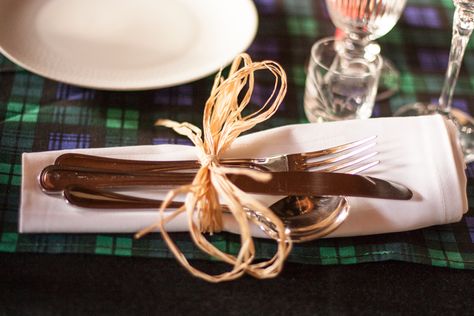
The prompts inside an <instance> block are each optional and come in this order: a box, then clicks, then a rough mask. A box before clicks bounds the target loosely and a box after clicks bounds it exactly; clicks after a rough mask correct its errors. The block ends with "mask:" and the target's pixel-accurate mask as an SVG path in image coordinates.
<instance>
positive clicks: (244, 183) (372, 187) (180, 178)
mask: <svg viewBox="0 0 474 316" xmlns="http://www.w3.org/2000/svg"><path fill="white" fill-rule="evenodd" d="M270 174H271V176H272V178H271V180H270V181H268V182H264V183H262V182H259V181H256V180H253V179H252V178H250V177H248V176H245V175H235V174H229V175H228V178H229V180H230V181H232V182H233V183H234V184H235V185H237V186H238V187H239V188H240V189H242V190H244V191H246V192H251V193H259V194H268V195H345V196H359V197H370V198H381V199H395V200H409V199H410V198H411V197H412V196H413V193H412V192H411V190H410V189H408V188H407V187H405V186H403V185H401V184H398V183H394V182H391V181H387V180H382V179H379V178H375V177H369V176H361V175H353V174H344V173H325V172H307V171H291V172H270ZM194 176H195V174H194V173H181V172H162V173H131V172H127V171H120V172H117V171H110V170H102V169H91V168H77V167H67V166H57V165H50V166H48V167H46V168H44V169H43V171H42V172H41V174H40V176H39V182H40V185H41V188H42V189H43V191H44V192H46V193H58V192H62V191H63V190H64V189H65V188H67V187H68V186H70V185H80V186H86V187H87V186H91V187H97V188H124V187H136V186H152V185H154V186H164V187H170V186H179V185H185V184H189V183H191V182H192V180H193V179H194Z"/></svg>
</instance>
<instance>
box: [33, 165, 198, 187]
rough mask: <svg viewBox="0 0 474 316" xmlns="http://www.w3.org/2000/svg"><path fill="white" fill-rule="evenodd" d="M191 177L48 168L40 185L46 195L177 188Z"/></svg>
mask: <svg viewBox="0 0 474 316" xmlns="http://www.w3.org/2000/svg"><path fill="white" fill-rule="evenodd" d="M193 178H194V174H192V173H166V172H163V173H138V174H132V173H127V172H117V171H110V170H97V169H90V168H77V167H65V166H64V167H63V166H56V165H50V166H47V167H46V168H44V169H43V170H42V171H41V174H40V175H39V183H40V185H41V188H42V190H43V191H44V192H46V193H57V192H62V191H63V190H64V189H65V188H67V187H69V186H71V185H80V186H85V187H96V188H113V187H124V186H130V187H131V186H149V185H162V186H177V185H184V184H189V183H191V182H192V181H193Z"/></svg>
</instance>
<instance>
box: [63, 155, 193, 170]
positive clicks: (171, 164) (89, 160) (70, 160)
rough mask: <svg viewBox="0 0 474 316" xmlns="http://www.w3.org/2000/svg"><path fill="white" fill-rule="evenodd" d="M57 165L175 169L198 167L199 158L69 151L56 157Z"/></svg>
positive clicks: (98, 167) (111, 168) (106, 168)
mask: <svg viewBox="0 0 474 316" xmlns="http://www.w3.org/2000/svg"><path fill="white" fill-rule="evenodd" d="M54 164H55V165H57V166H68V167H83V168H94V169H103V170H114V171H115V170H117V171H123V170H127V171H149V172H153V171H173V170H184V169H197V168H199V167H200V164H199V162H198V161H197V160H182V161H149V160H128V159H117V158H108V157H100V156H92V155H84V154H75V153H67V154H63V155H61V156H59V157H58V158H56V160H55V162H54Z"/></svg>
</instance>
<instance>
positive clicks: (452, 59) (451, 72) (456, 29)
mask: <svg viewBox="0 0 474 316" xmlns="http://www.w3.org/2000/svg"><path fill="white" fill-rule="evenodd" d="M473 28H474V11H470V10H466V9H464V8H461V7H456V10H455V11H454V23H453V38H452V41H451V51H450V52H449V61H448V69H447V71H446V77H445V80H444V84H443V89H442V90H441V95H440V97H439V105H438V112H440V113H442V114H448V113H449V112H450V110H451V105H452V101H453V93H454V89H455V88H456V82H457V79H458V76H459V70H460V69H461V63H462V60H463V57H464V52H465V51H466V46H467V43H468V41H469V37H470V36H471V33H472V30H473Z"/></svg>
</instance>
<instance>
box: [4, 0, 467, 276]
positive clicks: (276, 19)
mask: <svg viewBox="0 0 474 316" xmlns="http://www.w3.org/2000/svg"><path fill="white" fill-rule="evenodd" d="M255 3H256V5H257V8H258V12H259V30H258V34H257V37H256V39H255V41H254V42H253V44H252V45H251V47H250V48H249V49H248V53H249V54H250V55H251V56H252V58H253V59H254V60H264V59H271V60H275V61H277V62H279V63H280V64H281V65H282V66H283V67H284V68H285V70H286V71H287V74H288V79H289V83H288V94H287V97H286V99H285V101H284V104H283V105H282V106H281V108H280V109H279V113H278V114H277V115H276V116H275V117H274V118H272V119H270V120H269V121H267V122H265V123H263V124H261V125H260V126H257V127H256V128H255V129H254V130H253V131H256V130H261V129H266V128H271V127H276V126H281V125H285V124H294V123H303V122H307V121H306V118H305V116H304V112H303V91H304V82H305V64H306V62H307V60H308V56H309V51H310V47H311V45H312V44H313V43H314V42H315V41H316V40H318V39H319V38H322V37H326V36H331V35H333V34H334V31H335V29H334V26H333V24H332V23H331V21H330V20H329V16H328V13H327V10H326V8H325V5H324V2H323V1H318V0H314V1H310V0H256V1H255ZM453 12H454V7H453V4H452V1H451V0H408V4H407V7H406V9H405V11H404V13H403V15H402V17H401V19H400V21H399V22H398V24H397V26H396V27H395V28H394V29H393V30H392V31H391V32H390V33H389V34H387V35H386V36H384V37H382V38H380V39H379V40H378V42H379V43H380V44H381V46H382V52H383V55H384V56H385V57H386V58H389V59H390V60H391V61H392V62H393V63H394V64H395V65H396V67H397V68H398V69H399V70H400V72H401V89H400V91H399V92H398V93H397V94H396V95H394V96H393V97H391V98H390V99H388V100H385V101H382V102H379V103H377V104H376V105H375V109H374V116H391V115H392V113H393V112H394V111H395V110H396V109H397V108H399V107H400V106H402V105H404V104H407V103H410V102H413V101H416V100H418V101H432V100H433V101H436V100H437V97H438V96H439V93H440V91H441V86H442V83H443V79H444V73H445V70H446V65H447V60H448V53H449V45H450V41H451V26H452V16H453ZM473 45H474V40H472V41H471V42H470V44H469V47H468V49H467V52H466V56H465V59H464V62H463V65H462V69H461V74H460V79H459V83H458V86H457V89H456V92H455V97H454V98H455V100H454V106H455V107H457V108H460V109H462V110H464V111H467V112H470V113H474V89H473V88H474V55H473V53H472V52H473V48H472V47H473ZM212 81H213V76H210V77H208V78H204V79H202V80H199V81H196V82H192V83H189V84H185V85H180V86H175V87H171V88H166V89H157V90H150V91H140V92H107V91H99V90H92V89H83V88H78V87H74V86H71V85H66V84H63V83H58V82H55V81H51V80H47V79H44V78H42V77H40V76H37V75H35V74H32V73H30V72H28V71H25V70H23V69H21V68H20V67H18V66H16V65H14V64H13V63H11V62H10V61H8V60H7V59H6V58H5V57H3V56H0V251H2V252H42V253H90V254H101V255H116V256H146V257H160V258H167V257H171V256H172V255H171V253H170V252H169V250H168V248H167V246H166V244H165V243H164V241H163V240H162V238H161V237H160V235H159V234H151V235H148V236H146V237H144V238H142V239H139V240H134V239H133V236H132V235H131V234H19V233H18V227H17V226H18V207H19V199H20V184H21V183H20V182H21V181H20V180H21V154H22V153H23V152H34V151H45V150H58V149H70V148H93V147H111V146H127V145H144V144H163V143H177V144H188V143H189V141H188V140H186V139H184V138H182V137H181V136H178V135H177V134H175V133H174V132H173V131H171V130H168V129H166V128H157V127H154V126H153V123H154V121H155V120H156V119H158V118H170V119H173V120H176V121H188V122H191V123H193V124H196V125H198V126H199V125H200V124H201V122H200V120H201V115H202V109H203V105H204V103H205V101H206V99H207V97H208V95H209V92H210V89H211V86H212ZM271 89H272V83H271V82H266V81H262V82H257V85H256V89H255V95H254V101H255V102H258V100H259V99H261V98H265V97H266V93H267V92H269V91H271ZM466 172H467V175H468V178H469V181H468V188H467V190H468V196H469V201H470V205H471V208H470V210H469V212H468V213H467V214H466V215H465V216H464V217H463V219H462V220H461V221H460V222H459V223H455V224H451V225H443V226H436V227H430V228H426V229H421V230H416V231H410V232H404V233H394V234H384V235H376V236H366V237H354V238H336V239H323V240H317V241H313V242H309V243H305V244H299V245H295V247H294V249H293V251H292V253H291V255H290V257H289V259H288V260H289V261H292V262H301V263H311V264H323V265H325V264H354V263H360V262H371V261H382V260H401V261H409V262H415V263H423V264H429V265H434V266H445V267H452V268H459V269H473V268H474V211H473V209H472V207H473V206H474V184H473V180H474V166H468V169H467V170H466ZM174 238H175V240H176V242H177V243H178V245H179V246H180V247H181V249H182V251H183V252H184V254H185V255H186V256H187V257H188V258H195V259H209V260H212V258H209V257H207V256H206V255H204V254H203V253H202V252H200V251H199V250H198V249H197V248H196V247H195V246H194V245H193V242H192V241H191V239H190V238H189V236H188V234H187V233H176V234H174ZM209 238H210V240H211V241H212V242H213V243H214V244H215V245H216V246H217V247H219V248H221V249H223V250H225V251H227V252H231V253H236V252H237V251H238V248H239V237H238V236H235V235H232V234H227V233H223V234H217V235H214V236H212V237H209ZM256 247H257V252H258V256H259V257H261V258H264V257H268V256H271V255H272V254H273V253H274V251H275V245H274V243H273V242H272V241H268V240H258V241H257V242H256Z"/></svg>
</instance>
